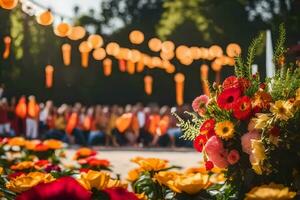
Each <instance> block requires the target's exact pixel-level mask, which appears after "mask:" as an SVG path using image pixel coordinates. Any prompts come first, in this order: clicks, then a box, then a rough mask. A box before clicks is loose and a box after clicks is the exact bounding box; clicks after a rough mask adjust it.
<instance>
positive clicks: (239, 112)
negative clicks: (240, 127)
mask: <svg viewBox="0 0 300 200" xmlns="http://www.w3.org/2000/svg"><path fill="white" fill-rule="evenodd" d="M250 115H251V99H250V98H249V97H247V96H243V97H242V98H240V99H239V100H238V101H237V103H236V104H235V106H234V108H233V116H234V117H235V118H237V119H239V120H246V119H248V118H249V117H250Z"/></svg>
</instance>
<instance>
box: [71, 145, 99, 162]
mask: <svg viewBox="0 0 300 200" xmlns="http://www.w3.org/2000/svg"><path fill="white" fill-rule="evenodd" d="M96 153H97V152H96V151H94V150H92V149H90V148H87V147H82V148H79V149H78V150H77V151H76V154H75V156H74V160H77V159H78V158H86V157H90V156H94V155H96Z"/></svg>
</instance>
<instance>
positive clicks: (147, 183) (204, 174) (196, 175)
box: [127, 157, 225, 200]
mask: <svg viewBox="0 0 300 200" xmlns="http://www.w3.org/2000/svg"><path fill="white" fill-rule="evenodd" d="M132 162H134V163H136V164H137V165H138V166H139V167H137V168H135V169H133V170H131V171H129V173H128V178H127V180H128V181H129V182H131V184H132V188H133V190H134V192H135V193H137V194H138V197H139V198H140V199H141V200H168V199H170V200H171V199H172V200H181V199H182V200H184V199H198V198H199V197H200V196H201V197H203V196H206V197H207V196H208V195H207V193H206V192H205V189H207V188H208V187H209V186H211V185H212V184H213V183H221V182H224V180H225V179H224V176H223V173H222V171H221V170H219V169H218V168H216V167H214V168H213V169H212V171H210V172H208V171H207V170H206V169H205V168H190V169H187V170H186V171H184V172H182V171H178V169H179V168H178V167H176V166H170V165H169V163H168V161H166V160H161V159H158V158H141V157H137V158H135V159H132ZM176 169H177V170H176ZM212 172H213V173H212Z"/></svg>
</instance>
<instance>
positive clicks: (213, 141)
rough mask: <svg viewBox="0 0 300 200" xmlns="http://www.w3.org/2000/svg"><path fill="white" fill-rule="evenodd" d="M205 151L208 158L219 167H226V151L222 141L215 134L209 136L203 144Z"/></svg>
mask: <svg viewBox="0 0 300 200" xmlns="http://www.w3.org/2000/svg"><path fill="white" fill-rule="evenodd" d="M205 151H206V153H207V156H208V157H209V160H210V161H212V162H213V163H214V165H216V166H217V167H219V168H226V167H227V166H228V162H227V159H226V158H227V151H226V150H225V149H224V146H223V143H222V141H221V139H220V138H218V137H217V136H212V137H211V138H209V140H208V141H207V143H206V145H205Z"/></svg>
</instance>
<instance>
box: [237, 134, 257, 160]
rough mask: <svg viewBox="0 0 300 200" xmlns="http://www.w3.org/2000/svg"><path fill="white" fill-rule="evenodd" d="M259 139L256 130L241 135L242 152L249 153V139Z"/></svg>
mask: <svg viewBox="0 0 300 200" xmlns="http://www.w3.org/2000/svg"><path fill="white" fill-rule="evenodd" d="M253 139H255V140H257V139H260V133H259V132H258V131H256V130H253V131H251V132H248V133H246V134H244V135H243V136H242V137H241V143H242V148H243V152H245V153H247V154H249V155H250V154H251V140H253Z"/></svg>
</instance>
